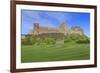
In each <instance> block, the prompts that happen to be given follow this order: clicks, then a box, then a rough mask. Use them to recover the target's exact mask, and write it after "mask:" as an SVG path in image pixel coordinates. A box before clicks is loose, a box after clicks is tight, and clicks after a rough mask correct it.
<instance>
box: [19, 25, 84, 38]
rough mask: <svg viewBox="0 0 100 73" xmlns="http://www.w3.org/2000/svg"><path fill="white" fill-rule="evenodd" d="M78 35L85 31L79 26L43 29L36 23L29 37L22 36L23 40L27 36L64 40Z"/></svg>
mask: <svg viewBox="0 0 100 73" xmlns="http://www.w3.org/2000/svg"><path fill="white" fill-rule="evenodd" d="M70 34H76V35H83V34H84V31H83V30H82V29H81V28H80V27H79V26H74V27H71V28H70V27H68V26H67V25H66V24H65V23H62V24H60V25H59V26H58V27H56V28H51V27H43V26H40V25H39V23H34V25H33V29H32V30H31V32H30V33H29V34H27V35H22V36H21V38H22V39H24V38H25V37H27V36H32V35H34V36H37V37H41V38H42V37H43V36H45V37H46V36H47V37H53V38H56V39H62V38H63V37H64V36H67V35H70Z"/></svg>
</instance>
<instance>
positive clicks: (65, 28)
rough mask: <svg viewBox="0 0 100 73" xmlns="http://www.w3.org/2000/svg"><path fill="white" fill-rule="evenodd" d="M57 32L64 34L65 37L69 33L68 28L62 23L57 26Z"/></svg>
mask: <svg viewBox="0 0 100 73" xmlns="http://www.w3.org/2000/svg"><path fill="white" fill-rule="evenodd" d="M59 30H60V32H61V33H64V35H67V34H68V33H69V28H68V26H67V25H66V24H65V23H62V24H61V25H60V26H59Z"/></svg>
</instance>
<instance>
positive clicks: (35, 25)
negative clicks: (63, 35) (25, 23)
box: [33, 23, 39, 35]
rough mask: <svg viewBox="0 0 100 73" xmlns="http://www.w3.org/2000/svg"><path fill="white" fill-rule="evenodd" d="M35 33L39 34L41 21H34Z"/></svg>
mask: <svg viewBox="0 0 100 73" xmlns="http://www.w3.org/2000/svg"><path fill="white" fill-rule="evenodd" d="M33 26H34V31H33V32H34V35H38V34H39V23H34V24H33Z"/></svg>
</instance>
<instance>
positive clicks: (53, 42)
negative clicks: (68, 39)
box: [44, 38, 56, 45]
mask: <svg viewBox="0 0 100 73" xmlns="http://www.w3.org/2000/svg"><path fill="white" fill-rule="evenodd" d="M44 43H45V44H47V45H50V44H55V43H56V40H55V39H53V38H45V40H44Z"/></svg>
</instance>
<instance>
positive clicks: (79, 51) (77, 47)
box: [21, 42, 90, 63]
mask: <svg viewBox="0 0 100 73" xmlns="http://www.w3.org/2000/svg"><path fill="white" fill-rule="evenodd" d="M89 58H90V46H89V43H86V44H84V43H83V44H78V43H72V42H71V43H64V44H55V45H22V48H21V62H22V63H26V62H45V61H68V60H70V61H71V60H87V59H89Z"/></svg>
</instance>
